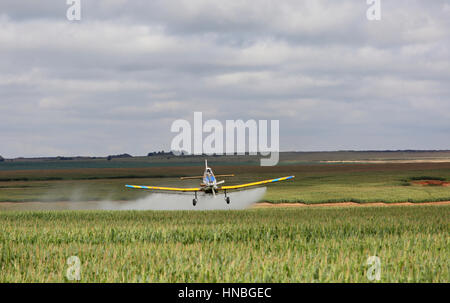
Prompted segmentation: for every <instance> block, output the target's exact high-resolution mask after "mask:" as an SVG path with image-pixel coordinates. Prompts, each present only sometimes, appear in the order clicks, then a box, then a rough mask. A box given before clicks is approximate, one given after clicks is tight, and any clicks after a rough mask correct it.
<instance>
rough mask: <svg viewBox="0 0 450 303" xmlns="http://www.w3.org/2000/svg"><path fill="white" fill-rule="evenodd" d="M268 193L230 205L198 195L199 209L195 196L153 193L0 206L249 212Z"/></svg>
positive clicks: (236, 198)
mask: <svg viewBox="0 0 450 303" xmlns="http://www.w3.org/2000/svg"><path fill="white" fill-rule="evenodd" d="M265 193H266V188H265V187H260V188H254V189H249V190H245V191H239V192H234V193H228V194H227V195H228V196H229V197H230V199H231V202H230V204H227V203H226V202H225V199H224V194H223V193H220V194H217V195H216V197H214V196H212V195H210V194H203V193H198V194H197V198H198V202H197V205H196V206H194V205H193V204H192V199H193V198H194V194H163V193H154V194H150V195H148V196H146V197H144V198H141V199H138V200H135V201H98V202H96V201H92V202H82V201H71V202H23V203H0V211H1V210H226V209H246V208H248V207H250V206H251V205H252V204H253V203H256V202H258V201H260V200H261V199H262V198H263V196H264V194H265Z"/></svg>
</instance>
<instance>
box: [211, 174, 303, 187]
mask: <svg viewBox="0 0 450 303" xmlns="http://www.w3.org/2000/svg"><path fill="white" fill-rule="evenodd" d="M294 178H295V176H288V177H282V178H276V179H270V180H264V181H258V182H252V183H246V184H241V185H231V186H222V187H221V188H220V189H222V190H225V189H226V190H229V189H240V188H244V187H249V186H256V185H262V184H266V183H273V182H278V181H284V180H289V179H294Z"/></svg>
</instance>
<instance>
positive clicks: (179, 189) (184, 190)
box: [125, 185, 200, 192]
mask: <svg viewBox="0 0 450 303" xmlns="http://www.w3.org/2000/svg"><path fill="white" fill-rule="evenodd" d="M125 187H129V188H140V189H153V190H166V191H178V192H188V191H200V188H199V187H195V188H176V187H160V186H144V185H125Z"/></svg>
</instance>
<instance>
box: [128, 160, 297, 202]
mask: <svg viewBox="0 0 450 303" xmlns="http://www.w3.org/2000/svg"><path fill="white" fill-rule="evenodd" d="M233 176H234V175H217V176H215V175H214V173H213V171H212V169H211V168H210V167H208V162H207V160H205V171H204V173H203V176H195V177H181V179H182V180H186V179H200V178H201V179H202V181H203V182H202V183H200V187H191V188H176V187H160V186H144V185H125V187H129V188H140V189H150V190H159V191H168V192H170V191H175V192H193V193H194V199H193V200H192V204H193V205H194V206H195V205H196V204H197V202H198V198H197V192H204V193H206V194H212V195H214V197H215V196H216V193H218V192H220V191H223V192H224V194H225V201H226V202H227V204H230V197H229V196H227V191H233V190H242V189H244V188H246V187H250V186H258V185H263V184H267V183H273V182H278V181H284V180H290V179H293V178H295V176H288V177H282V178H276V179H270V180H264V181H257V182H252V183H246V184H240V185H231V186H219V185H220V184H223V183H225V181H224V180H222V181H217V179H216V177H233Z"/></svg>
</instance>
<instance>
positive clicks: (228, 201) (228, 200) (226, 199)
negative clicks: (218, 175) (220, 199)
mask: <svg viewBox="0 0 450 303" xmlns="http://www.w3.org/2000/svg"><path fill="white" fill-rule="evenodd" d="M224 193H225V202H227V204H230V197H227V191H226V190H224Z"/></svg>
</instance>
